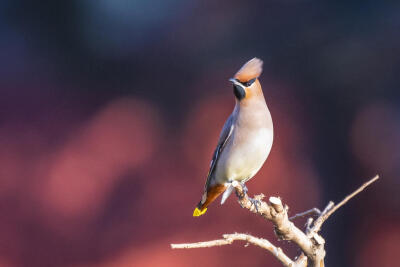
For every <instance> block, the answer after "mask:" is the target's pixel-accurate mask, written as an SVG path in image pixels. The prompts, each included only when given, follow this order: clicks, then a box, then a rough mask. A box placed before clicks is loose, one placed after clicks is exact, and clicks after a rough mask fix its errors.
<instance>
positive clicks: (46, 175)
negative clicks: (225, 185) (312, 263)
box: [0, 0, 400, 267]
mask: <svg viewBox="0 0 400 267" xmlns="http://www.w3.org/2000/svg"><path fill="white" fill-rule="evenodd" d="M399 14H400V3H399V1H371V0H369V1H368V0H367V1H313V0H281V1H278V0H273V1H261V0H255V1H226V0H225V1H210V0H205V1H183V0H153V1H146V0H137V1H129V0H113V1H112V0H97V1H95V0H79V1H77V0H69V1H39V2H38V1H26V0H25V1H11V0H4V1H0V34H1V38H0V58H1V61H0V90H1V91H0V92H1V95H0V96H1V97H0V148H1V149H0V166H1V167H0V213H1V214H2V216H1V218H0V237H1V238H0V266H1V267H18V266H29V267H46V266H69V267H78V266H79V267H83V266H89V267H94V266H102V267H109V266H280V264H279V263H278V262H277V260H276V259H275V258H274V257H273V256H271V255H269V254H268V253H267V252H264V251H262V250H261V249H259V248H256V247H253V246H249V247H243V245H244V244H243V243H240V242H238V243H235V244H234V245H231V246H225V247H220V248H213V249H193V250H171V249H170V247H169V244H170V243H180V242H195V241H205V240H212V239H216V238H219V237H220V236H221V235H222V234H224V233H231V232H246V233H251V234H254V235H257V236H260V237H265V238H268V239H269V240H271V241H272V242H273V243H274V244H277V245H279V246H281V247H283V249H284V250H286V251H288V254H289V255H290V256H291V257H292V258H293V257H294V256H295V255H298V254H299V251H298V249H297V248H296V247H295V246H294V245H293V244H288V243H286V242H281V241H277V240H276V237H275V236H274V234H273V231H272V227H271V225H270V224H269V223H266V222H265V221H263V220H262V219H261V218H258V217H256V216H252V215H250V214H249V213H248V212H247V211H245V210H243V209H241V208H240V207H239V205H238V204H237V203H236V199H235V197H231V198H230V199H229V200H228V201H227V204H225V205H224V206H220V205H219V204H218V201H217V202H216V203H214V204H213V205H212V206H211V207H210V208H209V211H208V212H207V213H206V214H205V216H202V217H200V218H193V217H192V211H193V208H194V207H195V205H196V204H197V202H198V201H199V200H200V197H201V194H202V189H203V185H204V182H205V179H206V174H207V171H208V166H209V161H210V159H211V155H212V152H213V149H214V147H215V145H216V143H217V140H218V134H219V131H220V129H221V127H222V125H223V123H224V121H225V119H226V118H227V116H228V115H229V114H230V112H231V111H232V109H233V106H234V96H233V94H232V88H231V85H230V83H229V82H228V79H229V78H230V77H231V76H232V75H233V74H234V73H235V72H236V71H237V70H238V69H239V68H240V67H241V66H242V64H244V63H245V62H246V61H247V60H249V59H251V58H253V57H259V58H261V59H263V60H264V72H263V74H262V76H261V78H260V81H261V84H262V85H263V90H264V94H265V96H266V99H267V103H268V106H269V108H270V110H271V113H272V117H273V121H274V128H275V141H274V145H273V147H272V151H271V154H270V157H269V158H268V160H267V162H266V164H265V165H264V167H263V168H262V170H261V171H260V172H259V173H258V174H257V176H256V177H255V178H254V179H253V180H251V181H250V182H249V183H248V185H247V186H248V188H249V191H250V194H256V193H261V192H262V193H264V194H265V195H267V196H270V195H275V196H276V195H278V196H281V197H282V198H283V201H284V202H285V203H286V204H288V205H289V207H290V214H295V213H297V212H301V211H304V210H306V209H309V208H311V207H314V206H317V207H319V208H323V207H324V206H325V205H326V203H327V202H328V201H329V200H334V201H335V202H338V201H340V200H341V199H342V198H343V197H344V196H345V195H347V194H348V193H350V192H351V191H352V190H354V189H355V188H357V187H358V186H359V185H361V184H362V183H363V182H364V181H366V180H368V179H369V178H371V177H372V176H374V175H375V174H376V173H379V174H381V177H382V179H381V180H379V181H378V182H377V183H375V184H373V185H372V186H371V187H370V188H368V189H367V190H366V191H365V192H363V193H361V194H360V195H359V196H357V197H356V198H355V199H353V200H351V202H349V203H348V204H347V205H346V206H344V207H343V208H341V209H340V210H339V211H337V212H336V213H335V214H334V216H332V217H331V218H330V219H329V221H327V222H326V223H325V225H324V227H323V231H322V234H323V236H324V237H325V239H326V242H327V245H326V249H327V258H326V265H327V266H356V267H361V266H363V267H364V266H366V267H368V266H383V267H386V266H393V259H394V256H395V255H396V252H398V251H399V249H400V191H399V189H400V180H399V175H400V164H399V163H400V105H399V104H400V90H399V89H400V88H399V87H400V76H399V73H400V34H399V33H400V32H399V31H400V16H399ZM296 224H297V225H298V226H299V227H302V225H304V220H301V219H300V220H299V221H297V222H296Z"/></svg>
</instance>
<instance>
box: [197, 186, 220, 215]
mask: <svg viewBox="0 0 400 267" xmlns="http://www.w3.org/2000/svg"><path fill="white" fill-rule="evenodd" d="M225 189H226V186H225V185H214V186H212V187H210V188H208V189H207V191H206V192H204V194H203V197H202V199H201V201H200V202H199V204H197V206H196V208H195V209H194V211H193V217H198V216H201V215H203V214H204V213H206V211H207V207H208V205H210V204H211V202H213V201H214V200H215V199H216V198H217V197H218V196H219V195H220V194H221V193H222V192H224V191H225Z"/></svg>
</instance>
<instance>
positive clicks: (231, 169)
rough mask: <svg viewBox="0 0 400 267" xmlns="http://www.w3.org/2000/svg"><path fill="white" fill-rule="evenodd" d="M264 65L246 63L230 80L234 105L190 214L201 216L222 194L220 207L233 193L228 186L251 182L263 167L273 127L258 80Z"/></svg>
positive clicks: (257, 61)
mask: <svg viewBox="0 0 400 267" xmlns="http://www.w3.org/2000/svg"><path fill="white" fill-rule="evenodd" d="M262 64H263V62H262V61H261V60H260V59H258V58H253V59H252V60H250V61H248V62H247V63H246V64H244V65H243V67H242V68H241V69H240V70H239V71H238V72H237V73H236V74H235V76H234V78H232V79H230V80H229V81H231V82H232V84H233V93H234V95H235V98H236V105H235V108H234V109H233V112H232V114H231V115H230V116H229V117H228V119H227V120H226V122H225V125H224V127H223V128H222V131H221V134H220V137H219V141H218V145H217V147H216V149H215V151H214V156H213V158H212V161H211V166H210V171H209V172H208V176H207V181H206V184H205V187H204V194H203V196H202V198H201V201H200V202H199V204H197V207H196V208H195V210H194V212H193V216H200V215H202V214H204V213H205V212H206V211H207V207H208V205H210V203H211V202H213V201H214V200H215V199H216V198H217V197H218V196H219V195H220V194H221V193H222V192H224V194H223V196H222V200H221V204H223V203H224V202H225V200H226V199H227V198H228V197H229V195H230V194H231V193H232V191H233V189H234V188H233V187H232V185H231V183H232V182H233V181H238V182H241V183H242V184H243V185H244V183H245V182H247V181H248V180H250V179H251V178H252V177H253V176H254V175H255V174H256V173H257V172H258V171H259V170H260V168H261V166H262V165H263V164H264V162H265V160H266V159H267V157H268V154H269V152H270V150H271V146H272V141H273V125H272V119H271V114H270V113H269V110H268V107H267V104H266V103H265V99H264V95H263V92H262V89H261V85H260V82H259V81H258V77H259V76H260V74H261V72H262Z"/></svg>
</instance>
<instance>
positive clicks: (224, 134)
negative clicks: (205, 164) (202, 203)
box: [205, 115, 234, 191]
mask: <svg viewBox="0 0 400 267" xmlns="http://www.w3.org/2000/svg"><path fill="white" fill-rule="evenodd" d="M233 127H234V126H233V118H232V115H231V116H229V118H228V119H227V120H226V122H225V124H224V127H223V128H222V131H221V134H220V136H219V140H218V145H217V147H216V148H215V151H214V155H213V157H212V160H211V163H210V170H209V171H208V175H207V181H206V184H205V191H207V188H208V186H209V184H210V182H211V177H212V174H213V173H214V170H215V166H216V165H217V162H218V159H219V156H220V155H221V153H222V151H223V149H224V148H225V145H226V143H227V142H228V140H229V137H230V136H231V135H232V132H233Z"/></svg>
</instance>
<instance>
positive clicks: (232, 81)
mask: <svg viewBox="0 0 400 267" xmlns="http://www.w3.org/2000/svg"><path fill="white" fill-rule="evenodd" d="M229 81H230V82H231V83H233V85H235V86H239V87H241V88H243V90H244V89H246V88H245V87H244V86H243V84H241V83H240V82H238V81H237V80H236V79H234V78H230V79H229Z"/></svg>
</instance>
